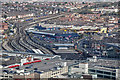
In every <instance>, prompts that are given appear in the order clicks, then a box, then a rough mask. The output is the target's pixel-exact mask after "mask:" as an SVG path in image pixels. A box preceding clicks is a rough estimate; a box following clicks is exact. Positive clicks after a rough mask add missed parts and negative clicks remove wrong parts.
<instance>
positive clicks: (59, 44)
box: [54, 44, 74, 46]
mask: <svg viewBox="0 0 120 80" xmlns="http://www.w3.org/2000/svg"><path fill="white" fill-rule="evenodd" d="M54 45H55V46H74V44H54Z"/></svg>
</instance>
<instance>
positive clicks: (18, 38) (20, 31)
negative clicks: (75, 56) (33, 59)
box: [2, 13, 68, 54]
mask: <svg viewBox="0 0 120 80" xmlns="http://www.w3.org/2000/svg"><path fill="white" fill-rule="evenodd" d="M66 14H68V13H66ZM66 14H61V15H51V16H48V17H42V18H36V19H33V20H31V21H28V22H21V23H19V22H18V23H15V24H16V28H17V29H16V30H17V32H16V34H15V35H14V36H13V37H10V38H9V39H8V41H7V42H6V45H2V47H3V49H4V50H7V51H18V52H27V51H32V49H39V50H41V51H42V52H43V53H44V54H53V53H52V52H51V51H49V50H48V49H46V48H45V47H43V46H41V45H39V44H37V43H35V42H33V41H32V40H31V39H30V38H29V37H28V35H27V34H26V32H25V29H26V28H28V27H31V26H34V25H36V24H38V23H40V22H43V21H47V20H50V19H55V18H58V17H61V16H64V15H66ZM6 46H8V48H5V47H6Z"/></svg>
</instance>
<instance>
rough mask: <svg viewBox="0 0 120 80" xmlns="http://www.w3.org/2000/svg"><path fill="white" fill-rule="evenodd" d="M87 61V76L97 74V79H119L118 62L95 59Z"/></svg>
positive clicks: (119, 62)
mask: <svg viewBox="0 0 120 80" xmlns="http://www.w3.org/2000/svg"><path fill="white" fill-rule="evenodd" d="M88 60H89V63H88V64H89V68H88V73H89V74H97V77H98V78H103V79H113V80H119V79H120V60H114V59H111V60H110V59H98V58H96V57H94V58H92V59H90V58H89V59H88Z"/></svg>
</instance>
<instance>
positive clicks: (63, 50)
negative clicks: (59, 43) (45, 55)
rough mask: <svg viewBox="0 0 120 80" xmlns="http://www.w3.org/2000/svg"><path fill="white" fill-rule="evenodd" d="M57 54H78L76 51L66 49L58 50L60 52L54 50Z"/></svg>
mask: <svg viewBox="0 0 120 80" xmlns="http://www.w3.org/2000/svg"><path fill="white" fill-rule="evenodd" d="M53 51H54V52H55V53H56V54H61V53H65V54H69V53H78V52H77V51H75V50H66V49H58V50H53Z"/></svg>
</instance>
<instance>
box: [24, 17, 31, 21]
mask: <svg viewBox="0 0 120 80" xmlns="http://www.w3.org/2000/svg"><path fill="white" fill-rule="evenodd" d="M30 20H33V18H30V19H26V20H25V21H30Z"/></svg>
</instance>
